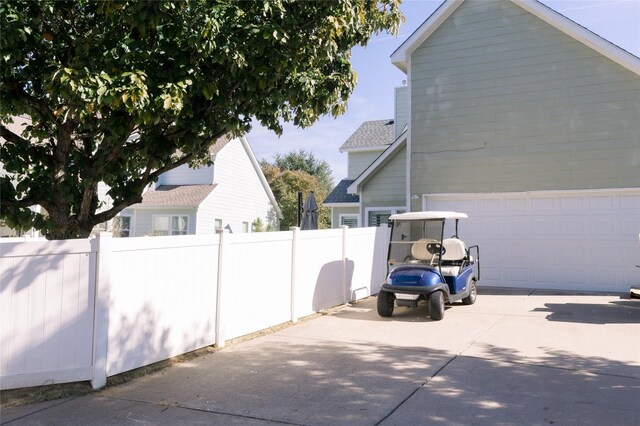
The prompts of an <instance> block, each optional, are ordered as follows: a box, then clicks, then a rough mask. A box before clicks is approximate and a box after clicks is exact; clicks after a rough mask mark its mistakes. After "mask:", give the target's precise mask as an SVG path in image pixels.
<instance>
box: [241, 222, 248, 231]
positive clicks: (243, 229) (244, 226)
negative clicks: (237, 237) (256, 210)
mask: <svg viewBox="0 0 640 426" xmlns="http://www.w3.org/2000/svg"><path fill="white" fill-rule="evenodd" d="M242 232H245V233H247V232H249V222H242Z"/></svg>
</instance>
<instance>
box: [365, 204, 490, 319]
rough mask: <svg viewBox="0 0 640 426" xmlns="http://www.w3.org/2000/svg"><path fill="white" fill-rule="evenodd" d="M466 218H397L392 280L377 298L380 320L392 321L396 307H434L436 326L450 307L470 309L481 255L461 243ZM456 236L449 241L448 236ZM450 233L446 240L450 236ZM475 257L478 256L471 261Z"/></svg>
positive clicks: (417, 214) (455, 214)
mask: <svg viewBox="0 0 640 426" xmlns="http://www.w3.org/2000/svg"><path fill="white" fill-rule="evenodd" d="M467 218H468V216H467V215H466V214H465V213H458V212H443V211H426V212H411V213H402V214H395V215H392V216H391V217H390V218H389V220H390V222H391V240H390V242H389V254H388V258H387V265H388V272H389V273H388V276H387V280H386V282H385V283H384V284H382V288H381V289H380V292H379V293H378V314H379V315H380V316H383V317H390V316H391V315H393V310H394V308H395V306H406V307H417V306H418V302H419V301H420V300H426V301H427V302H428V304H429V316H430V317H431V319H433V320H436V321H438V320H441V319H442V318H443V317H444V305H445V303H453V302H457V301H462V303H463V304H465V305H471V304H473V303H474V302H475V301H476V297H477V294H478V290H477V283H478V280H479V279H480V251H479V248H478V246H477V245H474V246H471V247H467V245H466V244H465V243H464V241H462V240H461V239H460V238H459V237H458V222H459V220H460V219H467ZM451 232H453V235H452V236H451V238H445V237H444V236H445V235H451ZM445 233H446V234H445ZM472 253H473V254H474V255H475V256H474V255H472Z"/></svg>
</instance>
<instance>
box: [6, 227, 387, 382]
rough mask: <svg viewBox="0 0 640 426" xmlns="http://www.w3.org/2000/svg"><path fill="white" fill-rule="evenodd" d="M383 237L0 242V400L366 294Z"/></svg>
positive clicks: (377, 274)
mask: <svg viewBox="0 0 640 426" xmlns="http://www.w3.org/2000/svg"><path fill="white" fill-rule="evenodd" d="M388 239H389V229H388V228H386V227H381V228H360V229H349V228H347V227H343V228H342V229H332V230H321V231H300V230H299V229H298V228H292V230H291V231H286V232H273V233H253V234H229V233H223V234H218V235H189V236H176V237H141V238H112V237H111V235H110V234H107V233H104V234H101V235H100V236H99V237H98V238H93V239H87V240H68V241H29V240H25V241H15V240H12V241H10V242H4V241H0V309H1V310H0V315H1V316H0V321H1V324H2V328H1V334H0V389H12V388H18V387H27V386H37V385H42V384H53V383H64V382H72V381H81V380H91V383H92V385H93V386H94V387H95V388H99V387H102V386H104V385H105V383H106V378H107V377H108V376H112V375H115V374H119V373H121V372H124V371H128V370H131V369H134V368H138V367H142V366H145V365H149V364H152V363H154V362H157V361H161V360H164V359H167V358H170V357H173V356H176V355H180V354H183V353H186V352H189V351H192V350H195V349H198V348H201V347H204V346H208V345H212V344H216V345H218V346H220V347H222V346H224V343H225V340H227V339H233V338H236V337H239V336H243V335H246V334H249V333H252V332H255V331H259V330H262V329H265V328H268V327H271V326H274V325H278V324H282V323H284V322H287V321H293V322H295V321H296V320H297V319H298V318H300V317H303V316H306V315H309V314H312V313H314V312H318V311H320V310H323V309H327V308H330V307H332V306H336V305H340V304H342V303H346V302H349V301H354V300H357V299H361V298H364V297H368V296H369V295H371V294H375V293H377V292H378V290H379V288H380V285H381V283H382V281H383V280H384V278H385V277H384V275H385V273H386V248H387V243H388Z"/></svg>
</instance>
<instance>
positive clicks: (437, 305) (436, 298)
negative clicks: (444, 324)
mask: <svg viewBox="0 0 640 426" xmlns="http://www.w3.org/2000/svg"><path fill="white" fill-rule="evenodd" d="M429 317H430V318H431V319H432V320H434V321H440V320H441V319H442V318H444V294H443V293H442V292H441V291H436V292H434V293H431V296H429Z"/></svg>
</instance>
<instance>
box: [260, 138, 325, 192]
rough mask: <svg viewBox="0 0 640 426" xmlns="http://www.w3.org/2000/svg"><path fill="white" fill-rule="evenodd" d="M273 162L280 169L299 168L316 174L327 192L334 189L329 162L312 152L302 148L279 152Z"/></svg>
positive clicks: (313, 174) (310, 173) (312, 174)
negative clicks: (286, 152)
mask: <svg viewBox="0 0 640 426" xmlns="http://www.w3.org/2000/svg"><path fill="white" fill-rule="evenodd" d="M273 164H274V165H275V166H276V167H279V168H280V170H299V171H301V172H305V173H307V174H309V175H311V176H315V177H316V178H317V179H318V181H319V182H320V185H321V186H322V188H323V189H324V190H325V192H326V193H327V194H328V193H329V192H331V189H333V177H331V167H330V166H329V163H327V162H326V161H324V160H319V159H317V158H316V157H315V156H314V155H313V153H311V152H307V151H305V150H303V149H301V150H299V151H293V152H290V153H288V154H287V155H280V154H278V155H276V157H275V159H274V162H273Z"/></svg>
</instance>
